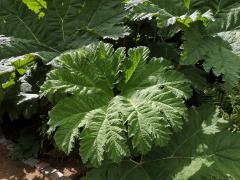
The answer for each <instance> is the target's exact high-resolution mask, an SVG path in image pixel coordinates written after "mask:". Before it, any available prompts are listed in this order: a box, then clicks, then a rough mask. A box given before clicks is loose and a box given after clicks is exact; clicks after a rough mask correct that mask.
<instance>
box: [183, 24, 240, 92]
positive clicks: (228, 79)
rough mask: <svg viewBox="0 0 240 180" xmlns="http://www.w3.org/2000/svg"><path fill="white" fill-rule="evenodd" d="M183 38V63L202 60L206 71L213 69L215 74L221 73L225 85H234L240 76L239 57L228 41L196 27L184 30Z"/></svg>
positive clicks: (229, 87)
mask: <svg viewBox="0 0 240 180" xmlns="http://www.w3.org/2000/svg"><path fill="white" fill-rule="evenodd" d="M183 40H184V43H183V46H184V51H183V54H182V63H183V64H195V63H197V62H198V61H200V60H204V63H203V66H204V69H205V70H206V71H209V70H210V69H213V72H214V73H215V74H216V75H218V76H219V75H221V74H223V75H224V76H223V77H224V81H225V87H226V88H227V89H231V88H232V87H234V85H235V84H236V83H237V82H238V80H239V78H240V57H239V56H238V55H237V54H235V53H234V52H232V49H231V46H230V45H229V44H228V43H226V42H225V41H223V40H222V39H221V38H219V37H212V36H211V35H208V34H207V33H206V32H205V31H202V30H200V29H197V28H193V29H192V30H189V31H186V32H185V34H184V37H183Z"/></svg>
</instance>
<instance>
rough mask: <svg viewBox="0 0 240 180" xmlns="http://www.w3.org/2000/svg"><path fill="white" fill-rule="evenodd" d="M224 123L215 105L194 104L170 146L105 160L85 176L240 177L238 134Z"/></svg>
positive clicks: (154, 178) (109, 179)
mask: <svg viewBox="0 0 240 180" xmlns="http://www.w3.org/2000/svg"><path fill="white" fill-rule="evenodd" d="M225 123H226V121H225V120H224V119H222V118H221V117H219V111H218V110H217V109H216V108H214V106H212V105H203V106H201V107H199V108H195V107H194V108H191V109H190V110H189V111H188V116H187V122H186V124H185V125H184V128H183V130H182V132H180V133H177V134H176V135H175V136H174V138H173V139H172V141H171V142H170V143H169V145H168V146H167V147H165V148H162V149H161V150H159V149H158V148H156V149H155V150H154V151H152V152H151V153H149V155H147V156H146V157H143V158H142V160H141V161H140V162H137V161H134V160H129V161H127V160H125V161H123V162H122V163H120V164H118V165H115V164H107V163H106V164H105V166H103V167H102V168H100V169H94V170H92V172H90V173H89V174H88V175H87V177H86V179H89V180H91V179H94V178H97V179H104V180H113V179H116V180H118V179H119V180H120V179H124V180H125V179H126V180H127V179H141V180H149V179H152V180H157V179H169V180H170V179H175V180H182V179H202V178H204V179H208V178H209V177H215V178H217V179H222V178H223V179H228V177H232V178H235V179H237V178H238V177H239V176H240V174H239V171H238V169H239V168H240V160H239V153H240V152H239V148H240V143H239V134H231V133H230V132H222V128H223V125H224V124H225Z"/></svg>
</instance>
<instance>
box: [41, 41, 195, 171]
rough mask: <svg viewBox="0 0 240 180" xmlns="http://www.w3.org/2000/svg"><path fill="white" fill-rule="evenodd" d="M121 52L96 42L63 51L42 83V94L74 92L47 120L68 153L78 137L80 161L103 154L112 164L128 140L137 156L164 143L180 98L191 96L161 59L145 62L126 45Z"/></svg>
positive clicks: (178, 122)
mask: <svg viewBox="0 0 240 180" xmlns="http://www.w3.org/2000/svg"><path fill="white" fill-rule="evenodd" d="M124 52H125V51H124V49H123V48H119V49H117V50H116V51H114V49H113V47H112V46H111V45H109V44H104V43H99V44H98V45H90V46H88V47H86V48H82V49H80V50H78V51H71V52H68V53H65V54H63V55H61V56H60V57H59V58H57V60H56V62H57V64H58V66H59V67H58V68H57V69H56V70H53V71H51V72H50V73H49V74H48V77H47V80H46V82H45V83H44V85H43V86H42V91H43V92H44V93H48V94H49V93H50V94H53V93H68V94H74V96H70V97H68V98H65V99H63V100H62V101H60V102H59V103H58V104H57V105H56V106H55V107H54V109H53V110H52V111H51V112H50V118H51V119H50V122H49V124H50V127H51V128H57V129H56V134H55V140H56V143H57V145H58V147H59V148H60V149H62V150H64V151H65V152H66V153H70V152H71V150H72V148H73V143H74V142H75V139H79V140H80V154H81V157H82V159H83V161H84V162H87V161H90V162H91V163H92V164H93V165H94V166H99V165H101V163H102V161H103V160H104V159H105V158H104V157H105V156H106V157H107V159H111V160H113V161H114V162H119V161H120V160H121V159H122V158H123V157H126V156H128V155H129V154H130V153H129V152H130V149H131V146H129V145H128V143H127V142H129V141H130V142H131V144H132V147H133V149H135V150H137V152H139V153H141V154H146V153H147V152H149V151H150V150H151V148H152V146H153V145H154V144H155V145H159V146H163V145H166V143H167V142H168V141H169V138H170V134H171V133H172V131H171V129H174V130H179V129H181V127H182V124H183V121H182V117H183V115H184V112H185V110H186V107H185V105H184V101H183V98H188V97H190V95H191V89H190V87H189V82H188V81H187V80H186V79H185V78H184V76H183V75H182V74H181V73H178V72H176V71H174V70H172V68H173V67H172V66H171V65H170V64H169V63H168V62H167V61H166V60H164V59H162V58H158V59H157V58H153V59H151V60H150V62H149V63H146V62H147V59H148V56H149V50H148V49H147V48H145V47H138V48H133V49H130V50H129V51H128V58H126V57H125V53H124ZM120 65H121V66H120ZM119 66H120V67H121V68H120V69H119ZM124 66H125V68H124ZM124 69H125V70H124ZM119 71H121V72H122V73H121V74H120V76H123V77H125V78H123V77H122V78H120V77H119V75H118V74H119ZM92 72H94V73H92ZM119 79H120V82H119ZM121 79H122V80H121ZM119 83H120V84H121V85H120V86H118V85H117V84H119ZM116 87H118V88H120V89H118V91H119V92H118V91H116ZM80 128H81V129H83V130H82V131H80V130H79V129H80Z"/></svg>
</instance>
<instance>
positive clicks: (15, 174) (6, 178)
mask: <svg viewBox="0 0 240 180" xmlns="http://www.w3.org/2000/svg"><path fill="white" fill-rule="evenodd" d="M0 180H48V178H46V177H44V176H43V174H41V173H40V172H39V171H38V170H36V169H34V168H31V167H29V166H27V165H25V164H24V163H22V162H20V161H15V160H12V159H10V158H9V157H8V150H7V149H6V148H5V147H4V146H3V145H0Z"/></svg>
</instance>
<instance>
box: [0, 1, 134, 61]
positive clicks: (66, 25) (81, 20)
mask: <svg viewBox="0 0 240 180" xmlns="http://www.w3.org/2000/svg"><path fill="white" fill-rule="evenodd" d="M24 2H25V3H26V4H27V5H28V7H29V8H30V9H34V11H36V6H35V5H36V3H38V4H39V3H41V5H42V6H45V4H44V2H43V1H39V0H35V1H29V0H28V1H26V0H24ZM47 3H48V4H47V6H48V7H47V10H46V12H45V16H44V17H42V18H40V19H39V18H38V17H37V16H36V15H35V14H33V13H32V12H31V11H30V10H29V9H28V8H27V6H25V5H24V4H23V3H22V2H21V0H17V1H15V0H8V1H1V2H0V34H1V35H4V36H6V37H9V38H15V39H16V40H17V42H18V43H11V46H7V48H6V49H3V50H2V51H5V53H8V56H9V57H11V56H16V54H13V55H11V56H10V52H12V50H11V49H10V47H12V49H13V50H16V49H17V48H20V46H19V45H20V44H25V45H27V44H26V42H27V43H32V44H34V46H33V47H37V48H39V49H40V50H42V49H43V48H44V50H48V51H54V52H57V51H62V50H66V49H69V48H77V47H81V46H83V45H86V44H90V43H92V42H94V41H97V40H98V39H99V38H100V39H101V38H111V39H118V38H119V37H124V36H126V35H128V34H129V29H128V28H127V27H126V26H124V25H123V24H122V19H123V18H124V17H125V11H124V7H123V4H122V3H121V2H120V1H114V0H111V1H109V0H100V1H84V0H70V1H68V0H52V1H48V2H47ZM16 29H17V31H16ZM14 42H15V41H14ZM29 47H30V46H29ZM33 47H30V49H29V50H30V51H32V52H36V48H33ZM2 48H4V47H2ZM2 48H1V49H2ZM29 50H28V51H29ZM40 50H38V51H40ZM0 51H1V50H0ZM14 52H15V51H14ZM18 53H20V54H18V55H23V54H22V53H23V51H22V50H20V51H19V52H18ZM28 53H29V52H28ZM1 55H2V53H1ZM3 56H6V55H3Z"/></svg>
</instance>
